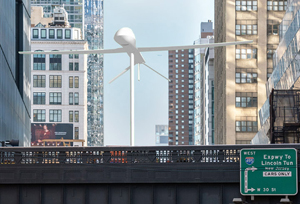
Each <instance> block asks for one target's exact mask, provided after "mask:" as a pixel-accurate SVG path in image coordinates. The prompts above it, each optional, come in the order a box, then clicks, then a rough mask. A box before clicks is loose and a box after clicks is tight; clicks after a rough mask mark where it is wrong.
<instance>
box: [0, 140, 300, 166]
mask: <svg viewBox="0 0 300 204" xmlns="http://www.w3.org/2000/svg"><path fill="white" fill-rule="evenodd" d="M245 148H295V149H297V150H298V158H299V156H300V155H299V149H300V145H297V144H285V145H213V146H159V147H157V146H151V147H23V148H20V147H11V148H9V147H3V148H0V161H1V162H0V165H57V164H95V165H96V164H99V165H100V164H116V163H119V164H126V163H127V164H128V163H132V164H134V163H153V164H162V163H164V164H166V163H178V162H180V163H184V162H187V163H220V162H225V163H239V159H240V150H241V149H245ZM298 163H299V162H298Z"/></svg>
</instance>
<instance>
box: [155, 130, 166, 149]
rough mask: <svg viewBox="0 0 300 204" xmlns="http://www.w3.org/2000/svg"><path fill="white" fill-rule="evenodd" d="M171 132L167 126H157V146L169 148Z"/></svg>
mask: <svg viewBox="0 0 300 204" xmlns="http://www.w3.org/2000/svg"><path fill="white" fill-rule="evenodd" d="M168 136H169V131H168V126H167V125H155V145H156V146H167V145H168V144H169V143H168V140H169V137H168Z"/></svg>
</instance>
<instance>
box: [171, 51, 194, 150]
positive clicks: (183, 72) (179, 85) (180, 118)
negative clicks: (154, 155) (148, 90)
mask: <svg viewBox="0 0 300 204" xmlns="http://www.w3.org/2000/svg"><path fill="white" fill-rule="evenodd" d="M169 79H171V82H170V83H169V145H192V144H193V131H194V130H193V126H194V50H193V49H190V50H172V51H169Z"/></svg>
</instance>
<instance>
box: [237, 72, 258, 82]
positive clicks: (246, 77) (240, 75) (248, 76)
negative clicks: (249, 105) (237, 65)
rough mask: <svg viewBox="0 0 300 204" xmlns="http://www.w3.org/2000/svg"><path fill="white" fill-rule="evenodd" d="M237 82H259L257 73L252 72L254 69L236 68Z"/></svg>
mask: <svg viewBox="0 0 300 204" xmlns="http://www.w3.org/2000/svg"><path fill="white" fill-rule="evenodd" d="M235 83H237V84H245V83H257V73H256V72H254V71H253V72H252V69H246V70H245V71H244V69H236V73H235Z"/></svg>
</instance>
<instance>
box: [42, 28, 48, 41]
mask: <svg viewBox="0 0 300 204" xmlns="http://www.w3.org/2000/svg"><path fill="white" fill-rule="evenodd" d="M46 35H47V33H46V29H41V38H44V39H45V38H47V36H46Z"/></svg>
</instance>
